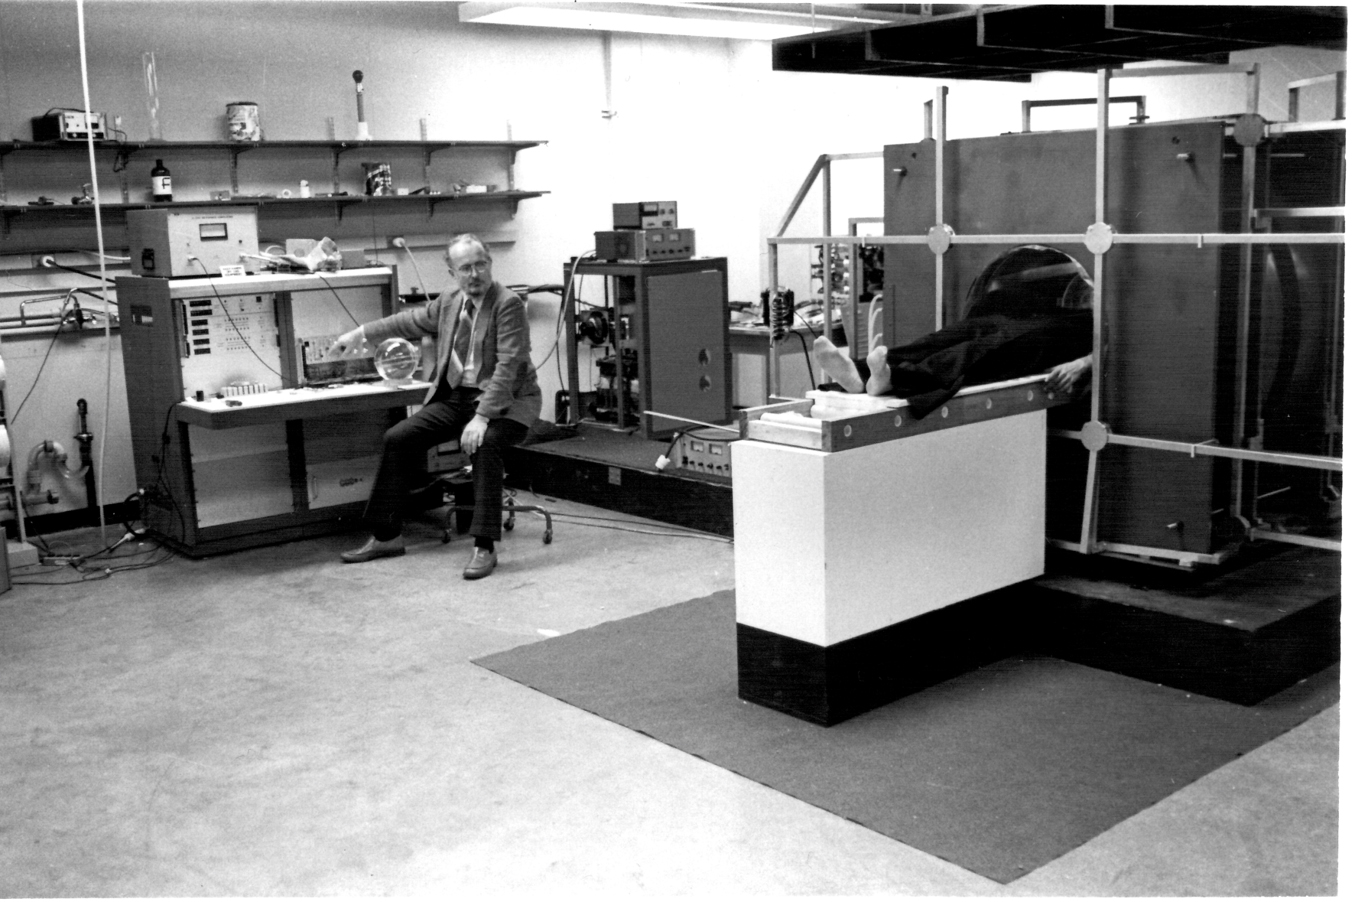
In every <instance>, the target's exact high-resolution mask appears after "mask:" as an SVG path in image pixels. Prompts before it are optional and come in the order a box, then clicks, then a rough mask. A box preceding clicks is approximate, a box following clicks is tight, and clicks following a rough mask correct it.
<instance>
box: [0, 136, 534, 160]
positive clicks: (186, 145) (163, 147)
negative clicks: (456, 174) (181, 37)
mask: <svg viewBox="0 0 1355 902" xmlns="http://www.w3.org/2000/svg"><path fill="white" fill-rule="evenodd" d="M545 143H546V142H545V141H338V140H335V141H95V142H94V149H95V150H111V151H116V152H120V153H124V154H128V155H131V154H135V153H140V152H143V151H155V152H159V151H164V152H166V153H171V152H173V151H179V150H226V151H232V152H236V153H243V152H244V151H248V150H270V149H272V150H328V151H331V152H335V151H337V152H339V153H342V152H344V151H348V150H362V149H365V148H368V147H383V148H389V149H397V150H398V149H406V150H424V151H430V152H433V153H436V152H437V151H439V150H454V149H467V150H471V149H483V150H493V149H496V148H502V149H504V150H511V151H514V152H516V151H519V150H526V149H527V148H529V147H538V146H540V145H542V144H545ZM86 149H87V145H86V144H85V142H84V141H18V140H11V141H4V142H0V156H4V155H6V154H11V153H21V152H26V151H53V150H55V151H78V152H79V153H85V152H86Z"/></svg>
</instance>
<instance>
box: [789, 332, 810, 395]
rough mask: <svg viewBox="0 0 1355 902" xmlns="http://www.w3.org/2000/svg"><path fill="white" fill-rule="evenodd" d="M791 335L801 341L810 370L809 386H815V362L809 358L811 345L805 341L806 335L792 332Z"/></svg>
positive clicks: (806, 363) (806, 364)
mask: <svg viewBox="0 0 1355 902" xmlns="http://www.w3.org/2000/svg"><path fill="white" fill-rule="evenodd" d="M806 325H808V324H807V323H806ZM791 334H792V335H794V336H795V337H796V338H798V339H800V347H801V348H802V349H804V352H805V366H806V367H808V368H809V384H810V385H813V384H814V361H812V360H811V359H810V357H809V343H808V342H806V341H805V337H804V335H803V334H802V333H800V332H792V333H791Z"/></svg>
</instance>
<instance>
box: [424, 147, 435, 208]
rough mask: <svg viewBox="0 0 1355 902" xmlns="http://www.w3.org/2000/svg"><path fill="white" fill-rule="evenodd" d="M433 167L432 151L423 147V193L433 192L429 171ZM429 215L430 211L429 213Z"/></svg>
mask: <svg viewBox="0 0 1355 902" xmlns="http://www.w3.org/2000/svg"><path fill="white" fill-rule="evenodd" d="M432 167H433V151H432V149H430V148H427V147H425V148H424V149H423V188H424V190H425V191H430V192H431V191H432V190H433V177H432V175H431V170H432ZM430 214H431V211H430Z"/></svg>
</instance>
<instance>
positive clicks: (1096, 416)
mask: <svg viewBox="0 0 1355 902" xmlns="http://www.w3.org/2000/svg"><path fill="white" fill-rule="evenodd" d="M1109 133H1110V70H1109V69H1102V70H1101V71H1100V72H1098V73H1097V79H1096V199H1095V206H1096V223H1095V224H1096V225H1098V226H1102V225H1105V224H1106V193H1107V188H1106V170H1107V168H1108V166H1109V160H1108V159H1107V155H1108V152H1107V147H1108V145H1109V140H1108V139H1109ZM1107 250H1108V249H1107ZM1094 253H1095V254H1096V255H1095V258H1094V259H1093V261H1092V397H1091V414H1090V421H1091V422H1093V423H1099V422H1100V421H1101V384H1102V380H1103V378H1104V374H1103V372H1102V371H1103V370H1104V369H1105V367H1104V365H1103V364H1104V359H1103V358H1104V355H1103V354H1102V353H1101V350H1102V349H1101V344H1102V338H1103V336H1104V335H1105V298H1106V295H1105V285H1106V250H1100V251H1099V252H1097V251H1096V250H1095V249H1094ZM1100 456H1101V455H1100V451H1099V450H1091V449H1089V450H1088V451H1087V485H1086V488H1085V490H1084V493H1083V504H1082V538H1081V540H1080V541H1079V543H1078V548H1079V550H1080V551H1081V552H1082V553H1083V554H1091V553H1092V551H1093V550H1095V547H1096V545H1097V538H1096V535H1097V529H1096V527H1097V523H1096V520H1097V511H1098V508H1099V506H1100V482H1099V479H1098V472H1097V471H1098V469H1099V467H1100Z"/></svg>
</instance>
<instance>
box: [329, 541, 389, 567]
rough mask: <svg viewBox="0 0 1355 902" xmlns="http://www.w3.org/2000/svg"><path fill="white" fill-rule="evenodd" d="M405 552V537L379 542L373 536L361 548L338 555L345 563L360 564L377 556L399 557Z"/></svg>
mask: <svg viewBox="0 0 1355 902" xmlns="http://www.w3.org/2000/svg"><path fill="white" fill-rule="evenodd" d="M404 553H405V537H404V536H396V537H395V538H393V539H387V540H386V541H384V542H379V541H377V540H376V538H375V537H372V538H370V539H368V540H367V542H366V543H365V544H364V545H363V546H362V547H361V548H355V549H353V550H352V551H345V552H344V553H343V554H341V555H339V557H341V558H343V562H344V563H345V564H361V563H365V562H366V561H370V560H375V559H376V558H379V557H399V556H400V555H402V554H404Z"/></svg>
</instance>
